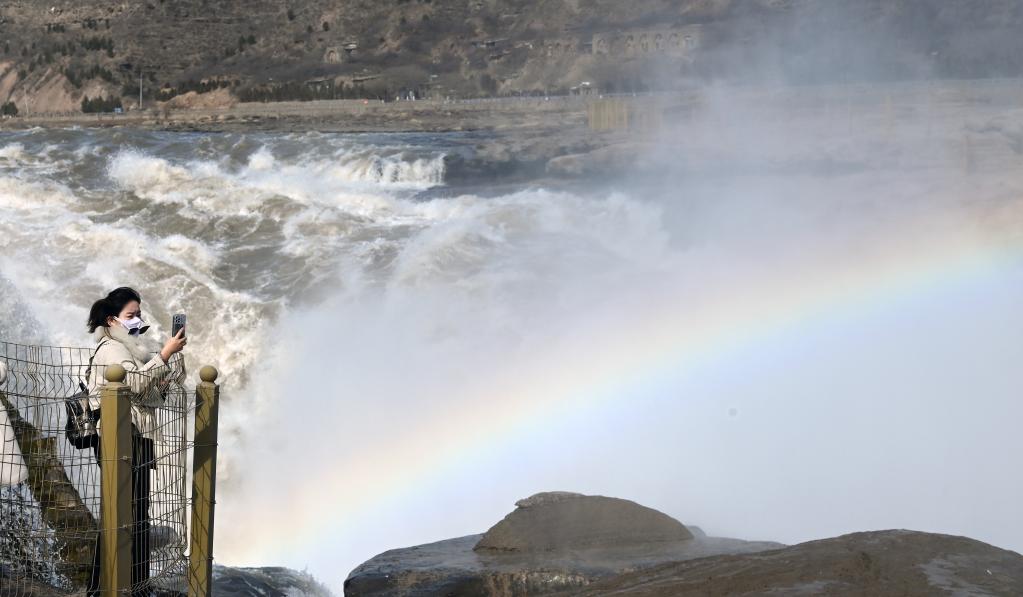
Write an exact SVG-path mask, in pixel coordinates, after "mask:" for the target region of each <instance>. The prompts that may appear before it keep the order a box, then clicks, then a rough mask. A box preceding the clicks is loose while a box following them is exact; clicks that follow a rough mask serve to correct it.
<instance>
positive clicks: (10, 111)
mask: <svg viewBox="0 0 1023 597" xmlns="http://www.w3.org/2000/svg"><path fill="white" fill-rule="evenodd" d="M17 115H18V106H16V105H15V104H14V102H7V103H6V104H4V105H2V106H0V116H17Z"/></svg>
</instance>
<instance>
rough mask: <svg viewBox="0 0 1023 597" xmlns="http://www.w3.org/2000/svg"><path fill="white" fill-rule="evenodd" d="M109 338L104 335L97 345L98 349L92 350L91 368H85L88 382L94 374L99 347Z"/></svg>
mask: <svg viewBox="0 0 1023 597" xmlns="http://www.w3.org/2000/svg"><path fill="white" fill-rule="evenodd" d="M107 340H109V338H106V337H104V338H103V339H102V340H100V341H99V344H97V345H96V349H95V350H93V351H92V356H91V357H89V368H88V369H86V370H85V381H86V383H88V381H89V377H90V376H91V375H92V362H93V361H94V360H95V359H96V355H97V354H98V353H99V349H100V348H102V347H103V344H104V343H106V341H107ZM79 385H82V384H81V383H79ZM83 389H87V388H83Z"/></svg>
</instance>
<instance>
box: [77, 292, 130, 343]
mask: <svg viewBox="0 0 1023 597" xmlns="http://www.w3.org/2000/svg"><path fill="white" fill-rule="evenodd" d="M132 301H138V302H140V303H141V302H142V296H140V295H139V293H137V292H135V291H134V290H133V289H131V288H128V287H127V286H122V287H120V288H115V289H113V290H111V291H110V293H109V294H107V295H106V296H105V297H103V298H101V299H99V300H98V301H96V302H95V303H93V304H92V308H91V309H89V321H88V323H87V324H86V325H87V326H88V327H89V333H92V332H95V331H96V328H105V327H107V319H110V318H111V317H117V316H118V315H120V314H121V311H123V310H124V306H125V305H127V304H128V303H130V302H132Z"/></svg>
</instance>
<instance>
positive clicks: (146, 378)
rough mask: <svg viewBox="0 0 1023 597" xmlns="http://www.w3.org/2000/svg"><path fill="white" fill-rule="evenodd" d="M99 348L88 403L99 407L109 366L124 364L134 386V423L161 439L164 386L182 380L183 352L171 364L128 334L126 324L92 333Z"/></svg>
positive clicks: (145, 433)
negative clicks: (160, 418) (159, 418)
mask: <svg viewBox="0 0 1023 597" xmlns="http://www.w3.org/2000/svg"><path fill="white" fill-rule="evenodd" d="M93 338H94V339H95V340H96V343H97V345H98V346H99V348H98V349H97V350H96V356H94V357H93V359H92V369H91V370H90V371H89V374H88V377H89V379H88V382H89V403H90V405H91V406H92V408H99V407H100V393H101V391H102V390H103V387H104V386H106V384H107V380H106V376H105V374H104V373H105V371H106V368H107V366H109V365H115V364H116V365H121V366H122V367H124V370H125V371H126V372H127V376H125V379H124V383H125V385H127V386H128V387H129V388H131V393H132V397H131V422H132V423H133V424H134V425H135V429H136V430H137V431H138V433H140V434H141V435H143V436H145V437H147V438H149V439H151V440H159V439H160V438H159V429H158V425H157V416H156V415H157V410H156V409H158V408H159V407H161V406H163V403H164V394H163V391H164V388H166V387H167V384H168V383H169V382H173V383H178V384H180V383H182V382H184V379H185V367H184V363H183V362H182V360H181V353H178V354H175V355H174V356H173V357H171V360H170V364H168V363H164V362H163V358H162V357H160V355H159V353H157V354H155V355H154V354H153V353H152V352H151V351H149V350H147V349H146V348H145V347H144V346H143V345H142V344H141V342H140V339H138V338H136V337H133V336H130V335H128V330H126V329H125V328H124V327H123V326H120V325H116V324H115V325H113V326H111V327H108V328H106V327H99V328H96V331H95V332H94V333H93Z"/></svg>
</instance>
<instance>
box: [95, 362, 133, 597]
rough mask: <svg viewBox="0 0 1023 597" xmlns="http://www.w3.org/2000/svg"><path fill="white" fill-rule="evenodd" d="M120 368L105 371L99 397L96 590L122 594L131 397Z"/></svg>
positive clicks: (126, 574)
mask: <svg viewBox="0 0 1023 597" xmlns="http://www.w3.org/2000/svg"><path fill="white" fill-rule="evenodd" d="M125 375H126V372H125V370H124V367H122V366H120V365H110V366H109V367H107V368H106V371H105V375H104V376H105V377H106V380H107V383H106V385H105V386H103V391H102V394H101V396H100V429H101V431H102V434H101V435H100V457H101V458H102V459H103V466H102V467H101V472H100V479H101V485H100V512H101V516H100V521H101V522H100V533H101V534H102V539H101V541H100V546H101V547H100V591H101V592H102V594H103V596H104V597H115V596H117V595H123V594H124V593H126V592H127V591H128V589H129V588H130V586H131V524H132V518H131V396H130V389H129V388H128V386H126V385H124V378H125Z"/></svg>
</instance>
